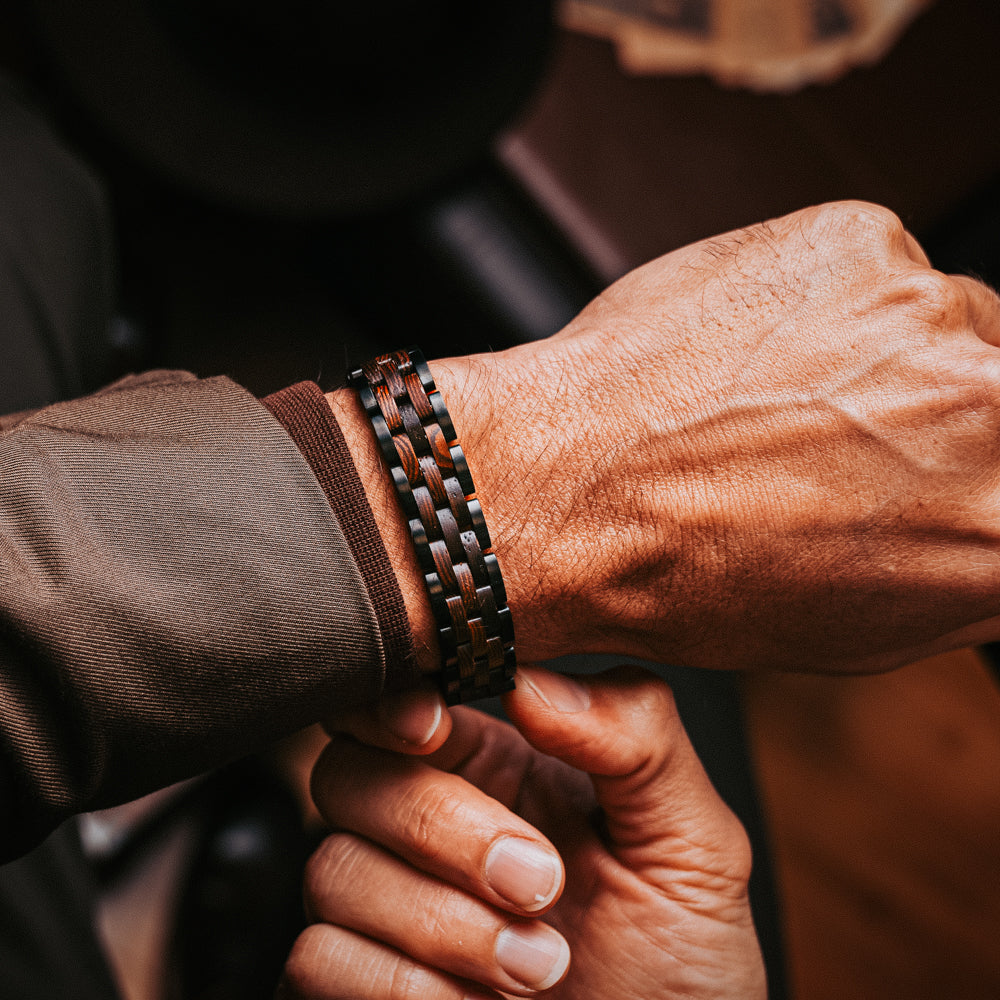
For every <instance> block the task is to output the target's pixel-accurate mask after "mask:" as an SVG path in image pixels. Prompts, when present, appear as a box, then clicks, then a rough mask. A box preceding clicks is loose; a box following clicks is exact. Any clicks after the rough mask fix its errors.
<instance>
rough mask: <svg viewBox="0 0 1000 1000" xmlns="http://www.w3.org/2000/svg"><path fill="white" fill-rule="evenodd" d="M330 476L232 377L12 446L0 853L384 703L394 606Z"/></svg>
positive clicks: (7, 453) (133, 390)
mask: <svg viewBox="0 0 1000 1000" xmlns="http://www.w3.org/2000/svg"><path fill="white" fill-rule="evenodd" d="M293 423H294V424H295V425H296V427H298V426H299V423H298V422H297V421H293ZM328 430H330V429H328ZM297 433H298V432H297ZM331 433H332V431H331ZM322 436H323V435H322V434H321V435H320V438H321V439H322ZM300 437H301V434H300ZM333 450H334V451H336V448H334V449H333ZM316 468H317V472H316V473H314V471H313V468H311V467H310V465H309V463H308V462H307V461H306V459H305V458H304V457H303V451H300V450H299V448H298V447H296V445H295V443H294V442H293V441H292V440H291V438H290V437H289V435H288V434H287V433H286V432H285V430H284V429H283V427H282V425H281V424H280V423H279V422H278V421H277V420H275V418H274V417H273V416H272V415H271V413H270V412H268V410H267V409H266V408H265V407H263V406H261V405H260V403H259V402H257V401H256V400H255V399H253V398H252V397H251V396H250V395H249V394H248V393H246V392H245V391H244V390H242V389H240V388H239V387H238V386H236V385H234V384H233V383H232V382H229V381H228V380H226V379H209V380H205V381H198V380H195V379H194V378H193V377H191V376H186V375H177V374H173V375H162V374H161V375H160V376H157V377H154V378H149V379H146V380H144V381H142V382H138V383H135V384H132V385H129V386H125V387H122V386H119V387H118V390H117V391H113V392H109V393H104V394H101V395H98V396H94V397H88V398H85V399H82V400H77V401H75V402H72V403H66V404H60V405H57V406H53V407H49V408H47V409H45V410H41V411H39V412H37V413H34V414H32V415H30V416H28V417H26V418H25V419H23V420H20V421H19V422H17V423H15V424H14V425H13V426H11V427H9V428H8V429H7V430H6V431H5V432H4V433H2V434H0V858H10V857H13V856H15V855H17V854H18V853H21V852H23V851H25V850H27V849H28V848H29V847H31V846H32V845H33V844H34V843H36V842H37V841H38V840H40V839H41V838H42V837H43V836H44V835H45V833H47V832H48V830H50V829H51V828H52V827H53V826H55V825H56V824H57V823H58V822H59V821H60V820H61V819H62V818H64V817H65V816H67V815H69V814H71V813H73V812H77V811H81V810H85V809H92V808H97V807H100V806H104V805H108V804H111V803H113V802H117V801H124V800H126V799H128V798H132V797H135V796H137V795H139V794H141V793H144V792H146V791H149V790H151V789H152V788H155V787H159V786H162V785H165V784H168V783H170V782H172V781H175V780H177V779H179V778H181V777H184V776H187V775H191V774H194V773H197V772H199V771H202V770H205V769H207V768H209V767H212V766H216V765H218V764H220V763H222V762H224V761H226V760H228V759H232V758H234V757H236V756H239V755H241V754H244V753H247V752H250V751H253V750H255V749H257V748H259V747H260V746H262V745H264V744H265V743H266V742H267V741H269V740H272V739H274V738H275V737H277V736H279V735H282V734H286V733H289V732H291V731H294V730H295V729H297V728H299V727H301V726H304V725H306V724H308V723H310V722H313V721H315V720H317V719H318V718H320V717H321V716H322V714H323V713H324V712H325V711H328V710H331V709H333V708H340V707H343V706H345V705H349V704H356V703H360V702H363V701H366V700H370V699H372V698H375V697H376V696H377V695H378V694H379V693H380V692H381V691H382V689H383V686H384V682H385V677H386V668H387V662H388V659H387V648H386V645H385V643H384V642H383V638H382V627H381V623H382V621H387V620H389V619H385V618H384V616H385V615H386V613H387V612H386V611H385V610H383V609H382V607H381V599H380V610H379V611H376V608H375V605H374V604H373V601H372V598H371V597H370V596H369V585H368V584H366V579H371V576H370V574H371V567H370V565H369V564H370V562H371V560H370V559H369V558H368V556H366V555H364V554H362V555H361V556H360V557H358V558H357V561H356V556H355V552H356V551H358V552H360V549H359V548H358V544H359V539H356V540H355V541H354V542H349V541H348V538H347V533H351V532H354V533H355V534H357V532H356V529H355V528H352V527H348V529H347V533H345V529H343V528H342V527H341V520H342V519H343V521H344V523H345V524H348V523H349V521H350V517H349V516H347V515H344V514H343V513H339V514H338V515H336V516H335V514H334V511H333V509H332V508H331V502H332V501H331V500H330V491H329V487H321V486H320V482H319V481H318V479H317V476H319V477H320V479H322V477H323V476H324V475H328V471H327V466H326V465H325V464H324V463H323V462H320V463H318V464H317V466H316ZM330 468H331V469H333V468H336V466H335V465H332V466H330ZM345 478H346V479H348V480H349V479H350V476H345ZM355 479H356V477H355ZM325 489H326V492H324V490H325ZM335 506H336V505H335ZM346 506H348V507H351V506H352V505H351V504H347V505H346ZM362 516H363V514H362ZM368 516H369V517H370V516H371V515H370V513H369V515H368ZM382 555H383V558H384V552H383V554H382ZM375 561H377V558H376V560H375ZM359 565H362V566H364V567H366V568H365V569H364V570H361V569H359ZM372 592H373V593H377V592H378V591H377V588H376V589H374V590H373V591H372ZM389 604H391V601H390V602H389ZM386 607H388V604H387V605H386ZM390 619H391V613H390ZM398 627H399V625H398V623H397V624H396V625H393V626H390V630H389V631H390V639H389V642H390V646H391V647H392V648H391V649H390V650H389V652H390V654H391V656H393V657H395V656H397V655H399V656H400V659H399V660H397V661H396V663H397V665H398V664H400V663H405V661H406V655H405V649H404V650H403V651H402V652H400V651H399V650H398V649H397V648H396V646H398V643H399V637H398V634H397V633H398ZM393 629H396V630H397V632H394V631H393ZM404 645H405V644H404Z"/></svg>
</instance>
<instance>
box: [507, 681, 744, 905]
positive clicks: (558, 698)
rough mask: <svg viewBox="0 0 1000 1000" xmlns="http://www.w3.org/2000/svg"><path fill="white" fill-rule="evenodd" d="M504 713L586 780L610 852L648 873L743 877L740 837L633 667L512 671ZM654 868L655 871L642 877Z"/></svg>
mask: <svg viewBox="0 0 1000 1000" xmlns="http://www.w3.org/2000/svg"><path fill="white" fill-rule="evenodd" d="M517 679H518V686H517V689H516V690H515V691H514V692H512V693H511V694H509V695H507V696H505V702H504V707H505V709H506V710H507V713H508V715H509V716H510V718H511V720H512V721H513V722H514V724H515V725H516V726H517V727H518V729H519V730H520V731H521V733H522V734H523V735H524V737H525V739H527V740H528V742H529V743H531V744H532V745H533V746H534V747H535V748H536V749H537V750H539V751H540V752H542V753H545V754H549V755H551V756H553V757H557V758H559V759H561V760H563V761H565V762H566V763H567V764H570V765H571V766H573V767H575V768H577V769H579V770H582V771H585V772H587V773H588V774H589V775H590V776H591V780H592V781H593V784H594V789H595V792H596V795H597V801H598V804H599V805H600V806H601V807H602V809H603V811H604V815H605V820H606V829H607V834H608V838H609V845H608V846H609V848H610V849H611V851H612V852H613V853H614V854H615V855H616V856H617V857H618V859H619V861H621V862H622V863H623V864H625V865H627V866H628V867H629V868H632V869H635V870H645V871H646V872H647V877H650V878H653V879H654V880H655V881H657V882H660V881H663V880H669V881H670V882H671V883H672V884H676V877H677V872H678V871H685V872H689V873H701V874H705V875H725V876H727V877H729V878H731V879H732V880H733V884H734V885H740V884H743V885H745V882H746V879H747V878H748V877H749V867H750V849H749V843H748V840H747V837H746V834H745V832H744V830H743V827H742V825H741V824H740V822H739V820H738V819H737V818H736V816H735V815H734V814H733V813H732V812H731V811H730V810H729V808H728V807H727V806H726V804H725V803H724V802H723V801H722V799H721V798H720V797H719V795H718V793H717V792H716V791H715V789H714V787H713V786H712V783H711V781H710V780H709V778H708V775H707V774H706V773H705V770H704V768H703V767H702V766H701V762H700V761H699V759H698V756H697V754H696V753H695V751H694V748H693V747H692V745H691V742H690V740H689V739H688V737H687V733H686V732H685V731H684V727H683V725H682V723H681V719H680V716H679V715H678V713H677V707H676V705H675V703H674V699H673V695H672V693H671V691H670V689H669V687H667V685H666V684H665V683H664V682H663V681H661V680H660V679H659V678H657V677H656V676H654V675H653V674H651V673H650V672H649V671H647V670H644V669H642V668H640V667H634V666H628V667H618V668H617V669H614V670H610V671H607V672H605V673H603V674H595V675H587V676H574V677H570V676H566V675H560V674H553V673H551V672H549V671H546V670H542V669H540V668H537V667H523V668H519V669H518V675H517ZM650 872H658V873H659V875H658V876H655V875H650V874H649V873H650Z"/></svg>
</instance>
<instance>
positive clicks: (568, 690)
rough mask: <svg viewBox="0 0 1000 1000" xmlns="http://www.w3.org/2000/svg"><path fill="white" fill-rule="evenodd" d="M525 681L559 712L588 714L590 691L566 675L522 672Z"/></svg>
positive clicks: (521, 677)
mask: <svg viewBox="0 0 1000 1000" xmlns="http://www.w3.org/2000/svg"><path fill="white" fill-rule="evenodd" d="M520 679H521V680H524V681H525V682H526V683H527V684H528V686H529V687H530V688H532V690H534V691H535V692H536V693H537V695H538V697H539V698H541V699H542V701H544V702H545V704H546V705H548V706H549V707H550V708H554V709H555V710H556V711H557V712H586V711H587V709H588V708H590V690H589V688H586V687H584V686H583V685H582V684H578V683H577V682H576V681H575V680H573V679H572V678H571V677H567V676H566V675H565V674H553V673H549V672H548V671H546V672H545V673H544V674H543V673H542V672H541V671H539V672H537V673H536V672H535V671H531V670H522V671H521V676H520Z"/></svg>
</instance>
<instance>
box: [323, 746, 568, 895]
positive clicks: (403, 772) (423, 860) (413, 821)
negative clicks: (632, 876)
mask: <svg viewBox="0 0 1000 1000" xmlns="http://www.w3.org/2000/svg"><path fill="white" fill-rule="evenodd" d="M521 745H522V746H523V744H521ZM528 753H530V751H528V750H527V748H526V747H525V754H528ZM312 792H313V798H314V800H315V801H316V805H317V807H318V808H319V810H320V812H321V813H322V815H323V817H324V818H325V819H326V820H327V822H329V823H330V824H332V825H333V826H334V827H337V828H341V829H347V830H352V831H354V832H356V833H359V834H361V835H362V836H363V837H367V838H368V839H369V840H372V841H373V842H375V843H378V844H380V845H382V846H383V847H385V848H387V849H388V850H390V851H392V852H393V853H394V854H397V855H399V856H400V857H402V858H405V859H406V860H407V861H409V862H410V863H411V864H413V865H414V866H416V867H417V868H419V869H421V870H422V871H425V872H429V873H430V874H433V875H436V876H438V877H439V878H442V879H443V880H445V881H446V882H449V883H451V884H453V885H456V886H458V887H460V888H462V889H465V890H466V891H468V892H471V893H473V894H475V895H477V896H479V897H481V898H482V899H484V900H485V901H486V902H488V903H490V904H492V905H494V906H499V907H501V908H503V909H506V910H509V911H511V912H514V913H520V914H537V913H541V912H542V911H544V910H545V909H547V908H548V907H550V906H551V905H552V903H553V902H555V900H556V899H557V898H558V896H559V893H560V892H561V891H562V886H563V880H564V873H563V866H562V861H561V859H560V857H559V855H558V853H557V852H556V850H555V848H554V847H553V846H552V844H551V843H550V842H549V841H548V840H546V839H545V838H544V837H543V836H542V835H541V834H540V833H539V832H538V831H537V830H536V829H535V828H534V827H533V826H531V825H530V824H529V823H527V822H525V820H523V819H521V818H520V817H519V816H516V815H515V814H514V813H513V812H511V811H510V810H509V809H507V808H506V807H505V806H504V805H502V804H501V803H499V802H497V801H496V800H495V799H493V798H492V797H490V796H489V795H486V794H485V793H483V792H481V791H480V790H479V789H478V788H475V787H474V786H473V785H471V784H469V783H468V782H467V781H465V780H464V779H463V778H460V777H458V776H457V775H454V774H447V773H444V772H442V771H439V770H438V769H437V768H434V767H431V766H430V765H428V764H426V763H425V762H424V761H423V760H420V759H417V758H412V757H403V756H400V755H398V754H392V753H387V752H385V751H383V750H379V749H375V748H372V747H366V746H363V745H361V744H359V743H356V742H354V741H353V740H351V739H349V738H335V739H334V740H332V741H331V743H330V746H329V747H327V749H326V751H324V753H323V756H322V757H321V758H320V760H319V762H318V763H317V765H316V769H315V770H314V772H313V783H312Z"/></svg>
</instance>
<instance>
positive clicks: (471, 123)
mask: <svg viewBox="0 0 1000 1000" xmlns="http://www.w3.org/2000/svg"><path fill="white" fill-rule="evenodd" d="M29 6H30V8H31V11H32V21H33V25H34V28H35V31H36V35H37V39H38V41H39V43H40V46H41V49H42V54H43V57H44V58H45V59H46V62H47V63H48V65H49V66H50V68H51V69H52V70H53V71H54V74H55V76H56V77H57V79H58V80H59V81H60V82H61V84H62V86H63V87H65V88H66V90H67V91H68V92H69V93H70V95H71V96H72V98H73V100H74V103H75V104H77V105H78V106H79V107H80V108H82V109H83V110H84V111H85V113H86V114H87V116H88V118H89V119H91V120H92V122H93V123H94V124H95V125H97V126H98V127H99V128H100V129H101V130H102V132H103V133H104V134H105V136H107V137H109V138H110V139H111V140H112V141H113V142H114V143H116V144H118V145H120V146H121V147H123V148H124V149H126V150H127V151H129V152H130V153H131V154H132V155H133V157H135V158H137V159H138V160H140V161H141V162H142V163H144V164H145V165H146V166H148V167H150V168H153V169H155V170H156V171H158V172H159V173H161V174H164V175H166V176H167V177H168V178H169V179H170V180H171V181H172V182H174V183H176V184H179V185H181V186H183V187H185V188H187V189H189V190H192V191H194V192H196V193H197V194H199V195H200V196H201V197H204V198H209V199H212V200H214V201H218V202H222V203H225V204H228V205H231V206H235V207H240V208H244V209H253V210H257V211H264V212H268V213H270V214H276V215H281V216H286V217H288V216H290V217H308V216H317V215H343V214H349V213H357V212H363V211H368V210H372V209H377V208H381V207H384V206H386V205H389V204H392V203H394V202H397V201H400V200H402V199H405V198H408V197H411V196H413V195H415V194H418V193H420V192H421V191H424V190H426V189H428V188H429V187H431V186H432V185H434V184H437V183H439V182H441V181H443V180H444V179H446V178H448V177H449V176H450V175H451V174H454V173H456V172H457V171H459V170H461V169H462V168H463V167H465V166H467V165H468V164H469V163H470V162H471V161H472V160H474V159H475V158H477V157H478V156H480V155H482V153H483V152H484V151H485V150H486V149H487V148H488V146H489V144H490V142H491V140H492V138H493V137H494V136H495V134H496V133H497V131H498V130H499V129H501V128H502V127H503V125H504V124H506V123H507V122H508V121H509V120H510V118H511V116H512V115H513V114H514V113H515V112H516V111H517V110H518V108H519V107H520V106H521V104H522V103H523V101H524V99H525V98H526V96H527V95H528V94H529V93H530V91H531V88H532V86H533V84H534V82H535V80H536V78H537V75H538V72H539V70H540V67H541V65H542V64H543V61H544V54H545V52H546V49H547V43H548V40H549V36H550V26H551V3H550V2H548V0H503V2H502V3H486V2H484V0H423V2H420V0H370V2H364V0H362V2H359V3H346V2H340V0H97V2H93V0H91V2H87V0H30V5H29Z"/></svg>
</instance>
